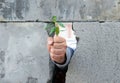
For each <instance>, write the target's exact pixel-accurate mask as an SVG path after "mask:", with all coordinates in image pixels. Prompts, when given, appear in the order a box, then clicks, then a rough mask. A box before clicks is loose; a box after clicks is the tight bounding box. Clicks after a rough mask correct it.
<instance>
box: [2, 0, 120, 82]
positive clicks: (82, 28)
mask: <svg viewBox="0 0 120 83" xmlns="http://www.w3.org/2000/svg"><path fill="white" fill-rule="evenodd" d="M53 15H56V16H57V17H58V20H59V21H62V22H72V23H73V28H74V29H75V31H76V35H77V36H78V37H80V40H79V43H78V47H77V49H76V51H75V54H74V56H73V58H72V60H71V63H70V65H69V69H68V72H67V76H66V83H120V52H119V50H120V22H119V21H120V0H0V83H46V81H47V79H48V78H49V74H48V73H49V68H48V58H49V57H48V52H47V48H46V39H47V33H46V31H45V30H44V27H45V26H46V23H45V22H47V21H49V20H50V18H51V17H52V16H53Z"/></svg>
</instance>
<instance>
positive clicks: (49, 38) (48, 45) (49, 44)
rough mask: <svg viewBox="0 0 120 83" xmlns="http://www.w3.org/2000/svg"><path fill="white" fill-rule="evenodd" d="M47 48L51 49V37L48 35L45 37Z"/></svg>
mask: <svg viewBox="0 0 120 83" xmlns="http://www.w3.org/2000/svg"><path fill="white" fill-rule="evenodd" d="M47 42H48V43H47V49H48V51H49V52H50V50H51V46H52V44H53V38H52V37H48V39H47Z"/></svg>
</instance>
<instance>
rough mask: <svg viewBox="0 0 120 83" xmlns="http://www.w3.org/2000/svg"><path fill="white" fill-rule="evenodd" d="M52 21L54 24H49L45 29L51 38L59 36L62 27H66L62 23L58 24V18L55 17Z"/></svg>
mask: <svg viewBox="0 0 120 83" xmlns="http://www.w3.org/2000/svg"><path fill="white" fill-rule="evenodd" d="M51 21H52V22H50V23H48V24H47V26H46V28H45V29H46V30H47V32H48V35H49V36H52V37H53V36H54V35H57V36H58V35H59V33H60V27H63V28H64V27H65V26H64V25H63V24H62V23H61V22H57V17H56V16H53V17H52V20H51Z"/></svg>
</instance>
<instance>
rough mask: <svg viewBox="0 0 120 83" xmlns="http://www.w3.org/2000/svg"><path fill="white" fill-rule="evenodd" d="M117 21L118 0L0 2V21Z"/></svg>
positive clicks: (25, 0)
mask: <svg viewBox="0 0 120 83" xmlns="http://www.w3.org/2000/svg"><path fill="white" fill-rule="evenodd" d="M53 15H56V16H57V17H58V20H59V21H96V20H97V21H106V20H107V21H114V20H115V21H119V20H120V0H52V1H51V0H1V1H0V21H49V20H50V18H51V17H52V16H53Z"/></svg>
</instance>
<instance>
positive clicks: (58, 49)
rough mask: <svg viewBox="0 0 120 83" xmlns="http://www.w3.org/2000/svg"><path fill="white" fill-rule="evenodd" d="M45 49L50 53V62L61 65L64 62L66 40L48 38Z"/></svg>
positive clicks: (56, 37)
mask: <svg viewBox="0 0 120 83" xmlns="http://www.w3.org/2000/svg"><path fill="white" fill-rule="evenodd" d="M47 47H48V51H49V53H50V58H51V60H53V61H55V62H57V63H63V62H64V61H65V57H66V55H65V53H66V48H67V45H66V40H65V39H64V38H63V37H60V36H54V37H53V38H52V37H48V44H47Z"/></svg>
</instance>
